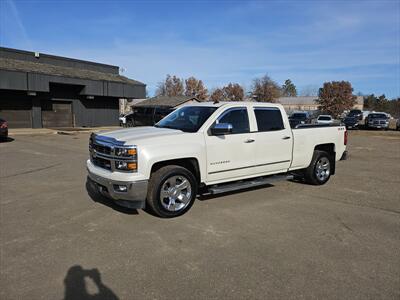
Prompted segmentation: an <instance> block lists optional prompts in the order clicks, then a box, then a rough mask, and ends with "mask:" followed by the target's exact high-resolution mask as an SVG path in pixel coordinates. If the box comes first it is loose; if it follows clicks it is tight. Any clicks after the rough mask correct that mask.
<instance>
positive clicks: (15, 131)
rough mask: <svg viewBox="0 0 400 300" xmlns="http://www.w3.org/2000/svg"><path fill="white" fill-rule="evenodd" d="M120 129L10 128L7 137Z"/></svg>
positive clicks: (115, 127)
mask: <svg viewBox="0 0 400 300" xmlns="http://www.w3.org/2000/svg"><path fill="white" fill-rule="evenodd" d="M117 129H122V127H119V126H109V127H90V128H89V127H72V128H11V129H8V135H9V136H15V135H42V134H68V135H73V134H78V133H91V132H99V131H103V130H117Z"/></svg>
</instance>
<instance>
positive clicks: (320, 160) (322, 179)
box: [304, 150, 332, 185]
mask: <svg viewBox="0 0 400 300" xmlns="http://www.w3.org/2000/svg"><path fill="white" fill-rule="evenodd" d="M331 170H332V161H331V157H330V155H329V154H328V153H327V152H325V151H319V150H315V151H314V155H313V158H312V160H311V163H310V165H309V166H308V168H307V169H305V174H304V175H305V176H304V177H305V180H306V182H307V183H309V184H313V185H322V184H324V183H326V182H327V181H328V180H329V178H330V177H331Z"/></svg>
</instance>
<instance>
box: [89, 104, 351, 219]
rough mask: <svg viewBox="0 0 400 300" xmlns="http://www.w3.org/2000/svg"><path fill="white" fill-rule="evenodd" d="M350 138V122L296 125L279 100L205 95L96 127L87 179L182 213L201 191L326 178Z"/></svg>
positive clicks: (121, 196) (136, 203)
mask: <svg viewBox="0 0 400 300" xmlns="http://www.w3.org/2000/svg"><path fill="white" fill-rule="evenodd" d="M346 144H347V131H346V128H345V127H344V126H329V125H326V126H324V125H303V126H300V127H298V128H296V129H293V130H292V129H291V128H290V125H289V120H288V117H287V115H286V113H285V111H284V109H283V107H282V106H281V105H279V104H272V103H259V102H219V103H211V102H205V103H200V104H196V105H190V106H184V107H181V108H179V109H177V110H176V111H174V112H172V113H170V114H169V115H168V116H166V117H165V118H164V119H162V120H161V121H160V122H159V123H157V124H156V125H155V126H154V127H136V128H127V129H120V130H116V131H110V132H103V133H99V134H92V135H91V137H90V142H89V150H90V159H89V160H88V161H87V170H88V183H89V187H91V188H95V189H96V191H99V192H101V194H103V195H105V196H107V197H109V198H111V199H113V200H114V201H115V202H116V203H119V204H120V205H124V206H128V207H131V208H145V207H146V208H150V209H151V210H152V211H153V213H155V214H156V215H158V216H160V217H176V216H179V215H182V214H184V213H185V212H187V211H188V210H189V209H190V207H191V206H192V205H193V202H194V201H195V199H196V196H197V195H199V194H203V193H211V194H214V193H221V192H227V191H232V190H237V189H242V188H249V187H253V186H258V185H263V184H268V183H270V182H272V181H275V180H278V179H287V178H288V177H289V178H290V176H296V177H297V178H299V179H301V180H303V181H305V182H306V183H309V184H314V185H321V184H324V183H326V182H327V181H328V180H329V177H330V176H331V175H333V174H334V173H335V166H336V161H338V160H341V159H345V157H346V154H347V152H346ZM92 191H93V189H92Z"/></svg>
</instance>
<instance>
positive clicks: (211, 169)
mask: <svg viewBox="0 0 400 300" xmlns="http://www.w3.org/2000/svg"><path fill="white" fill-rule="evenodd" d="M216 123H229V124H231V125H232V133H231V134H226V135H217V136H215V135H212V134H211V132H210V131H209V132H208V135H207V136H206V144H207V147H206V148H207V183H208V184H210V183H218V181H226V180H227V179H228V180H229V179H231V180H235V179H237V178H240V177H243V176H247V175H248V174H249V172H251V166H252V165H254V154H255V151H254V143H253V134H252V133H250V125H249V116H248V112H247V108H246V107H235V108H230V109H228V110H226V111H224V112H223V113H221V115H220V116H219V117H218V119H217V121H216V122H215V124H216ZM212 126H213V125H212Z"/></svg>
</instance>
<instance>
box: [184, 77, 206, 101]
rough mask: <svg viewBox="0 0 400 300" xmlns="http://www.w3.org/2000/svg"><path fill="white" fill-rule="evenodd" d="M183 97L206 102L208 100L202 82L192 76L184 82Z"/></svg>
mask: <svg viewBox="0 0 400 300" xmlns="http://www.w3.org/2000/svg"><path fill="white" fill-rule="evenodd" d="M185 96H189V97H196V98H197V99H199V100H206V99H207V98H208V90H207V89H206V88H205V86H204V84H203V81H201V80H198V79H196V78H194V77H193V76H192V77H189V78H188V79H186V80H185Z"/></svg>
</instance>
